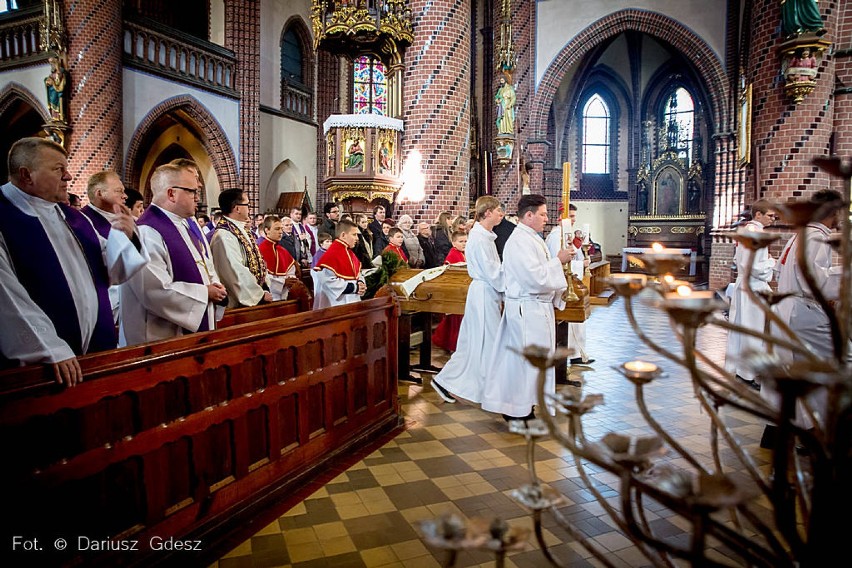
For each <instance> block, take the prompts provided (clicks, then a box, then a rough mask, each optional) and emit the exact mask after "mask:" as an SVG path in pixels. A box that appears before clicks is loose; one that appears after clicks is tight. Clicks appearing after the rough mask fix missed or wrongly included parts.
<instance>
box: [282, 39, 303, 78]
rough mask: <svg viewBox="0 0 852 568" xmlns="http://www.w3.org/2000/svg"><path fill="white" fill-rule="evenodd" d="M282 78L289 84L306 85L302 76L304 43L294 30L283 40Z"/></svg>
mask: <svg viewBox="0 0 852 568" xmlns="http://www.w3.org/2000/svg"><path fill="white" fill-rule="evenodd" d="M281 77H282V79H284V80H285V81H287V82H288V83H298V84H300V85H304V83H305V81H304V77H303V76H302V43H301V42H300V41H299V36H297V35H296V32H295V31H294V30H293V28H289V29H288V30H287V31H286V32H284V37H283V38H281Z"/></svg>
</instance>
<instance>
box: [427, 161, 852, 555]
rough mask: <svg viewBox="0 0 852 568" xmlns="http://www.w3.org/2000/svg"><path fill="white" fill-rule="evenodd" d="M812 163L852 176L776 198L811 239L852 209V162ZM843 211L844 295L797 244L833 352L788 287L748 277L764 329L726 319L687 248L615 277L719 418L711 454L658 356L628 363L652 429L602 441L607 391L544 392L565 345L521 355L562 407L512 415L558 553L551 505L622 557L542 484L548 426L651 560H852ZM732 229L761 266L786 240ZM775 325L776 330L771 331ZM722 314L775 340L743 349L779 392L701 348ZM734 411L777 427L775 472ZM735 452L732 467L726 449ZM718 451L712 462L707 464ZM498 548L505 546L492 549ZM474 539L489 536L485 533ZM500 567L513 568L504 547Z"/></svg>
mask: <svg viewBox="0 0 852 568" xmlns="http://www.w3.org/2000/svg"><path fill="white" fill-rule="evenodd" d="M814 162H815V163H816V164H817V165H819V166H820V167H822V168H823V169H825V170H826V171H828V172H829V173H831V174H833V175H837V176H839V177H842V178H843V179H844V180H845V184H844V185H845V188H844V191H843V195H844V201H843V203H842V205H836V204H835V205H829V206H826V205H817V204H814V203H810V202H797V203H779V204H778V205H777V207H778V209H779V210H780V211H782V213H783V214H784V218H785V219H786V220H787V222H788V223H790V224H791V225H793V226H794V227H795V228H796V231H797V235H798V236H797V239H799V240H798V242H799V243H806V238H805V234H806V233H805V231H806V226H807V224H808V223H809V222H812V221H817V220H820V219H824V218H825V217H826V215H827V214H828V213H829V212H830V211H829V210H828V209H827V207H834V208H835V209H836V208H837V207H839V206H842V207H844V208H845V207H848V206H849V194H850V186H849V185H850V184H849V181H850V178H852V164H850V163H849V162H843V161H841V160H839V159H834V158H821V159H816V160H814ZM844 213H845V214H843V220H842V223H841V231H840V233H839V235H836V236H834V237H832V238H831V239H830V242H831V244H832V246H833V247H834V248H835V250H836V251H837V253H838V254H839V257H840V263H841V266H842V284H841V287H840V290H841V297H840V300H839V302H837V303H830V302H829V301H828V300H827V299H826V298H825V297H824V296H823V295H822V294H821V293H820V290H819V288H818V287H817V285H816V281H815V279H814V275H813V274H812V273H811V270H810V269H809V263H808V262H806V260H807V254H808V252H807V250H806V249H807V247H806V246H799V247H798V249H797V254H798V262H799V266H800V269H801V270H802V273H803V276H804V278H805V280H806V281H807V282H808V283H809V286H810V288H811V294H812V297H813V299H814V300H815V301H816V302H817V303H818V304H819V305H820V306H821V308H822V309H823V310H824V311H825V313H826V314H828V316H829V324H830V327H831V337H832V349H833V356H832V357H830V358H825V357H819V356H817V355H816V354H815V353H814V352H813V350H812V349H811V347H810V346H809V345H807V344H806V343H805V342H803V341H802V340H801V339H800V338H799V337H797V335H796V334H795V333H794V332H793V331H792V330H791V329H790V328H789V327H788V326H787V325H786V324H785V323H784V322H783V321H782V320H781V319H780V318H779V317H778V316H777V315H776V314H775V313H774V312H773V310H772V307H773V304H775V303H777V302H779V301H783V300H784V297H781V296H779V295H778V294H772V293H766V294H758V293H756V292H755V291H754V290H752V289H751V287H750V286H749V284H748V280H749V279H748V278H744V279H743V284H744V288H745V291H746V293H747V294H748V296H749V297H750V298H751V299H752V301H754V302H755V303H756V304H757V305H759V306H761V309H762V310H763V312H764V313H765V314H766V318H767V326H766V328H765V330H764V331H754V330H750V329H746V328H743V327H741V326H738V325H735V324H733V323H731V322H729V321H727V320H726V319H725V318H724V317H723V316H721V315H720V312H721V311H722V310H723V309H724V308H725V303H724V302H722V301H721V300H719V299H718V298H717V297H716V294H715V292H711V291H703V290H694V289H692V287H691V286H690V285H689V284H688V283H686V282H680V281H677V280H675V279H674V278H673V276H672V275H673V274H676V273H677V271H678V269H680V268H681V267H682V266H683V262H684V260H683V257H682V256H681V255H673V254H668V253H666V252H665V250H663V251H662V252H658V253H656V254H645V255H642V256H641V257H637V258H635V259H632V260H634V261H637V262H638V261H641V264H642V265H643V266H644V268H645V271H646V274H632V273H630V274H614V275H612V276H611V277H610V280H609V281H610V284H611V285H612V287H613V288H614V289H615V291H616V293H617V294H619V295H620V296H621V297H622V298H623V299H624V306H625V310H626V313H627V317H628V320H629V322H630V325H631V327H632V328H633V331H634V333H636V334H637V336H638V337H639V338H640V339H641V340H642V341H643V342H644V343H646V344H647V345H648V346H649V347H651V348H652V349H653V350H654V351H656V352H657V353H659V354H660V355H662V356H663V357H664V358H666V359H668V360H669V361H671V363H673V364H674V365H678V366H681V367H683V368H684V369H686V370H687V371H688V374H689V377H690V379H691V382H692V387H693V390H694V393H695V398H696V400H697V403H698V405H699V406H700V408H701V410H702V412H703V413H704V414H705V415H706V416H707V417H708V419H709V431H708V436H709V447H710V450H711V456H712V459H710V460H708V459H707V458H706V457H704V456H701V455H697V454H696V453H694V452H691V451H690V450H689V449H688V448H686V447H685V446H684V445H683V444H682V443H680V442H679V441H678V439H677V438H676V437H675V436H674V435H672V433H671V431H672V427H673V426H675V425H673V424H666V423H664V421H663V420H658V419H657V417H655V415H654V412H653V411H652V409H651V407H650V406H649V405H648V404H647V398H646V395H647V394H648V390H649V387H650V386H651V385H653V384H654V383H655V382H656V381H658V380H661V379H664V378H665V376H666V375H665V373H664V372H663V369H662V368H660V367H659V366H657V365H656V364H654V363H650V362H647V361H628V362H625V363H624V364H622V365H620V366H618V367H617V371H618V372H619V373H620V374H621V375H622V376H623V377H624V378H625V379H626V381H628V383H629V384H630V385H631V386H632V388H633V390H634V392H635V395H634V396H635V401H636V404H637V406H638V409H639V412H640V414H641V416H642V417H643V418H644V420H645V424H646V429H647V435H644V436H626V435H622V434H617V433H609V434H606V435H605V436H603V438H601V439H599V440H590V439H589V438H587V437H586V434H585V431H584V426H583V421H584V417H585V416H586V415H587V414H589V413H592V412H599V411H601V409H600V408H599V406H600V405H601V404H602V403H603V402H604V397H603V395H601V394H586V393H582V392H581V391H580V390H579V389H565V390H563V391H559V392H557V393H555V394H550V393H546V392H545V387H544V384H545V374H546V371H547V369H548V368H549V367H552V366H554V365H557V364H560V363H561V364H564V361H565V356H566V354H567V352H566V351H565V350H562V349H557V350H556V351H555V352H551V351H550V350H549V349H545V348H541V347H537V346H528V347H527V348H526V349H524V352H523V355H524V356H525V357H526V358H527V360H528V361H529V362H530V363H531V364H532V365H534V366H536V367H537V368H538V369H539V380H538V406H539V408H541V409H544V408H549V409H551V410H553V411H554V412H553V415H551V414H550V413H548V412H541V413H540V415H541V418H538V419H535V420H530V421H515V422H512V423H510V430H511V431H513V432H515V433H518V434H520V435H523V436H525V437H526V440H527V445H528V452H527V461H528V466H529V472H530V483H529V484H527V485H525V486H524V487H521V488H520V489H517V490H515V491H513V492H512V496H513V497H514V499H515V500H516V501H518V502H519V503H520V504H522V505H524V506H525V507H526V508H527V509H529V510H530V511H531V514H532V519H533V525H534V533H535V535H536V538H537V540H538V542H539V545H540V547H541V550H542V552H543V554H544V556H545V557H546V559H547V560H548V562H549V563H550V564H552V565H554V566H561V565H563V563H562V562H560V560H559V559H558V558H556V557H554V555H553V554H552V553H551V552H550V551H549V548H548V545H547V543H546V542H545V541H544V539H543V537H542V524H541V523H542V516H543V515H544V514H549V515H552V517H553V518H554V519H555V520H556V522H557V523H558V524H559V525H560V526H561V527H562V528H563V529H565V531H567V533H568V534H569V535H570V536H571V537H572V538H573V539H575V540H576V541H577V542H579V543H580V544H581V545H582V546H583V547H585V548H586V549H587V550H588V551H589V552H590V553H591V554H592V555H593V556H594V557H595V558H596V560H598V561H599V562H600V563H601V564H602V565H605V566H614V564H613V563H612V562H611V561H610V560H609V559H608V557H607V556H606V551H604V550H602V549H600V548H599V546H598V545H597V544H596V543H595V542H593V541H592V540H591V539H589V538H587V537H586V536H585V535H584V534H583V533H582V531H580V530H578V529H577V528H575V527H573V526H572V525H571V523H570V522H568V520H566V518H565V517H564V516H563V515H562V514H561V512H560V506H561V505H562V504H563V503H564V499H563V497H562V495H560V494H559V493H558V492H556V491H555V490H553V489H552V488H549V487H546V486H544V485H542V484H541V483H540V481H539V479H538V477H537V475H536V469H535V446H536V441H537V440H539V439H541V438H544V437H550V438H551V439H553V440H555V441H557V442H558V443H559V444H560V445H561V446H563V447H565V448H566V449H567V450H569V451H570V452H571V454H573V458H574V462H575V465H576V468H577V471H578V472H579V476H580V478H581V480H582V482H583V483H584V484H585V486H586V489H587V491H589V492H590V494H591V495H593V496H594V497H595V499H596V500H597V502H598V503H599V505H600V506H601V507H602V508H603V510H604V511H605V512H606V514H607V515H608V516H609V517H610V518H611V519H612V521H613V523H614V525H615V526H616V527H617V528H618V529H619V530H620V531H621V533H623V534H624V535H625V536H627V537H628V538H629V539H630V540H631V541H632V542H633V543H634V545H635V546H636V548H637V550H638V551H639V552H640V553H642V554H643V555H644V557H645V558H646V561H647V562H646V563H647V564H648V565H651V566H659V567H673V566H676V565H683V564H684V563H686V564H688V565H693V566H757V567H766V568H778V567H790V568H794V567H811V566H833V565H837V563H838V562H839V560H838V559H841V558H843V557H844V555H845V553H846V549H847V543H846V540H845V539H846V538H848V537H849V526H850V524H849V521H848V515H849V512H850V511H852V448H850V440H851V439H852V366H850V363H849V359H850V357H849V338H850V336H849V331H850V310H852V302H850V300H851V299H852V297H850V294H852V292H850V287H851V286H850V284H852V276H851V275H850V272H851V271H852V241H850V232H852V230H851V229H850V217H849V215H848V212H844ZM725 235H726V236H728V237H730V238H731V239H734V240H736V241H737V242H738V243H739V245H741V246H743V247H745V248H746V250H747V251H748V255H749V257H748V259H747V262H746V265H747V266H748V267H749V269H750V268H751V266H752V265H753V264H754V259H755V254H756V252H757V251H758V250H760V249H763V248H765V247H768V246H770V245H771V244H772V243H773V242H775V241H777V240H778V238H779V237H778V236H777V235H773V234H771V233H758V232H749V231H739V232H728V233H725ZM749 272H750V270H749ZM640 295H641V298H642V299H646V298H648V296H651V297H652V298H653V300H651V301H652V303H653V304H654V305H656V306H657V307H659V308H661V309H662V310H664V311H665V312H666V313H667V315H668V317H669V319H670V321H671V324H672V329H673V333H674V334H675V335H676V337H677V338H678V340H679V343H680V345H681V347H682V353H680V354H678V353H675V352H672V351H670V350H668V349H666V348H664V347H663V346H661V345H659V344H658V343H657V342H655V341H654V339H653V338H652V337H650V336H649V335H647V334H646V333H645V332H644V331H643V329H642V325H640V322H639V321H638V320H637V318H636V316H635V314H634V305H635V302H636V301H638V300H639V298H640ZM770 324H772V326H773V328H774V329H773V333H768V330H769V325H770ZM711 325H715V326H721V327H723V328H726V329H728V330H729V332H737V333H743V334H746V335H751V336H754V337H758V338H760V339H762V340H763V341H764V342H765V345H766V346H767V348H766V349H764V350H762V351H761V352H760V353H754V352H752V353H744V354H742V356H743V361H745V362H748V364H750V365H751V366H753V367H754V368H755V369H756V370H757V371H758V373H759V376H760V377H761V380H762V383H763V385H764V388H771V389H772V390H774V391H775V392H776V393H777V395H778V396H777V398H778V401H779V402H777V403H775V402H771V403H770V402H768V401H767V398H766V397H762V396H761V394H760V393H758V392H756V391H754V390H753V389H751V388H749V387H747V386H745V385H743V384H742V383H741V382H740V381H739V380H737V379H736V377H735V376H734V375H733V374H732V373H730V372H728V371H726V370H725V369H724V368H723V366H722V365H720V364H719V363H718V362H717V361H714V360H713V359H711V358H710V357H709V356H707V355H706V354H705V353H703V352H702V351H701V350H700V349H699V348H698V347H697V345H696V336H697V332H698V330H699V329H700V328H702V327H704V326H711ZM779 330H780V331H779ZM778 349H785V350H789V351H791V352H793V353H795V354H797V356H796V357H795V358H793V361H795V362H789V360H790V358H789V357H785V358H781V357H779V356H778V355H777V353H776V352H777V350H778ZM815 394H823V395H825V400H826V401H827V402H826V403H825V404H824V405H820V406H819V407H817V406H816V405H814V404H813V403H812V401H813V400H814V398H813V395H815ZM731 409H734V410H736V411H739V412H744V413H747V414H748V415H751V416H753V417H755V418H756V421H757V422H760V421H764V422H766V423H767V424H770V425H774V426H775V427H776V428H777V436H776V443H775V448H774V450H773V455H772V460H771V469H770V468H761V467H760V466H759V465H758V463H757V462H756V461H755V459H754V457H753V456H752V455H751V454H750V453H749V451H748V450H747V449H746V448H744V447H743V444H742V443H741V441H740V439H739V438H738V435H737V433H736V431H735V428H734V427H732V426H731V424H729V421H728V420H726V415H725V413H727V412H729V411H730V410H731ZM797 409H798V410H797ZM797 412H798V413H799V419H797ZM802 413H804V415H806V416H808V417H809V418H810V419H811V422H812V423H813V428H809V429H806V428H805V427H803V426H802V425H801V424H802V422H801V416H802ZM665 453H670V454H671V453H673V454H674V459H669V460H665V461H664V460H661V459H660V458H661V456H663V454H665ZM723 454H724V456H725V460H728V465H726V463H725V462H724V461H723V459H722V456H723ZM731 459H733V460H736V462H737V466H738V467H736V468H734V467H732V464H731V463H730V460H731ZM708 461H710V462H711V463H706V462H708ZM675 464H677V465H675ZM590 470H593V471H594V472H595V473H597V472H599V471H601V470H602V471H605V472H608V473H609V474H611V475H612V476H614V478H615V479H617V482H616V483H615V485H614V487H613V489H614V490H615V491H617V493H618V498H617V499H612V498H611V497H609V496H605V495H604V494H603V493H602V492H601V491H600V490H599V489H598V487H599V486H600V484H599V482H594V481H593V480H592V478H591V476H590V473H589V471H590ZM649 505H652V507H651V508H650V510H654V511H656V512H658V513H659V509H660V508H664V509H667V510H668V511H669V512H670V513H672V514H673V515H674V516H677V517H679V518H680V519H682V520H683V521H684V522H682V523H678V524H679V525H681V526H686V527H687V528H686V532H687V533H688V539H687V541H686V542H685V543H684V542H683V541H678V540H672V539H667V538H665V535H660V534H657V533H656V532H655V530H654V528H653V526H652V524H651V523H650V522H649V519H648V517H647V516H646V511H647V510H649ZM483 522H484V521H479V523H480V524H482V523H483ZM494 522H498V521H497V520H495V521H492V523H494ZM442 523H443V525H444V526H447V525H448V524H449V525H452V524H453V523H455V524H456V525H457V526H464V523H463V522H462V521H461V520H460V519H455V518H453V519H449V518H443V519H437V520H435V521H427V522H425V523H423V524H422V525H421V529H422V530H423V531H424V532H427V531H429V530H431V532H430V533H429V534H431V538H427V541H428V542H430V543H432V544H437V543H439V542H443V543H444V544H445V545H446V543H447V542H454V543H455V548H454V550H458V549H459V548H467V547H466V546H464V545H463V539H461V538H459V537H458V534H459V531H461V532H460V534H464V532H465V531H464V530H463V529H459V530H457V531H456V533H453V532H452V531H442V530H440V528H438V529H435V527H440V526H442ZM498 524H499V522H498ZM492 526H493V525H492ZM430 527H431V529H430ZM453 534H456V536H452V535H453ZM494 534H496V533H494ZM502 534H503V533H501V534H497V536H496V537H494V538H495V539H496V540H493V541H492V544H491V546H492V549H493V550H503V551H504V552H503V553H502V554H505V548H506V546H503V545H500V546H498V545H497V544H495V543H503V542H504V540H503V536H501V535H502ZM447 535H450V536H449V537H448V536H447ZM515 536H516V539H515V541H513V543H514V542H516V541H517V536H518V535H515ZM523 536H524V535H521V537H523ZM468 540H470V539H468ZM495 546H496V547H497V548H493V547H495ZM444 547H445V548H451V546H444ZM471 548H483V546H481V543H480V544H478V545H473V546H471ZM718 549H722V550H725V556H723V555H722V554H719V553H718V552H717V550H718ZM454 561H455V557H454V556H453V557H452V558H448V565H452V562H454ZM498 565H502V557H501V556H500V555H499V554H498Z"/></svg>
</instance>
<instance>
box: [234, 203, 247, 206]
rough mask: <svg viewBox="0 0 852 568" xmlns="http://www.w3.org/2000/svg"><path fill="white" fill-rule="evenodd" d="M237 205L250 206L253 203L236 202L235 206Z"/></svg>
mask: <svg viewBox="0 0 852 568" xmlns="http://www.w3.org/2000/svg"><path fill="white" fill-rule="evenodd" d="M237 205H244V206H245V207H248V206H249V205H251V203H234V206H237Z"/></svg>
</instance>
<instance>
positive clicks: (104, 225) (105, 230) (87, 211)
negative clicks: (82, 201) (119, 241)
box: [80, 205, 112, 239]
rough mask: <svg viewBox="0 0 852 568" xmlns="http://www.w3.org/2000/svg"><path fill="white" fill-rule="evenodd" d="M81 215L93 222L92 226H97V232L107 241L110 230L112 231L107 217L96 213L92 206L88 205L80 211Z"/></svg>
mask: <svg viewBox="0 0 852 568" xmlns="http://www.w3.org/2000/svg"><path fill="white" fill-rule="evenodd" d="M80 213H82V214H83V215H85V216H86V217H88V218H89V219H90V220H91V221H92V225H94V226H95V230H96V231H97V232H98V234H99V235H100V236H102V237H103V238H105V239H108V238H109V230H110V229H112V225H111V224H110V222H109V221H107V219H106V217H104V216H103V215H101V214H100V213H99V212H97V211H95V210H94V209H93V208H92V206H91V205H86V206H85V207H83V208H82V209H80Z"/></svg>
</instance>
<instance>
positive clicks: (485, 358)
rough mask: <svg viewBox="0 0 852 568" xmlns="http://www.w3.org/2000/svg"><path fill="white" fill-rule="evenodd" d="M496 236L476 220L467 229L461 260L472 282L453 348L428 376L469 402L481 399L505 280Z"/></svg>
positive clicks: (490, 358)
mask: <svg viewBox="0 0 852 568" xmlns="http://www.w3.org/2000/svg"><path fill="white" fill-rule="evenodd" d="M496 238H497V235H495V234H494V233H492V232H491V231H489V230H487V229H486V228H485V227H483V226H482V225H481V224H479V223H478V222H477V223H476V224H474V226H473V228H472V229H471V231H470V235H469V236H468V241H467V247H466V248H465V260H466V261H467V273H468V275H470V277H471V278H472V281H471V283H470V287H469V288H468V289H467V299H466V300H465V305H464V317H463V318H462V322H461V327H460V328H459V336H458V342H457V344H456V351H455V352H454V353H453V355H452V357H450V360H449V361H447V363H446V365H444V368H443V369H442V370H441V372H440V373H438V374H437V375H436V376H435V378H434V379H432V380H433V381H434V382H436V383H438V384H439V385H441V386H442V387H444V388H445V389H446V390H448V391H449V392H451V393H453V394H454V395H456V396H458V397H460V398H463V399H465V400H469V401H471V402H480V400H481V398H482V388H483V385H484V384H485V380H486V377H487V376H488V375H487V371H488V367H489V365H490V364H491V360H492V356H493V353H494V352H493V349H494V341H495V339H496V334H497V328H498V327H499V325H500V308H501V306H502V304H503V290H504V289H505V283H504V280H503V267H502V263H501V262H500V256H499V255H498V254H497V247H496V246H495V245H494V241H495V239H496Z"/></svg>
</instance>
